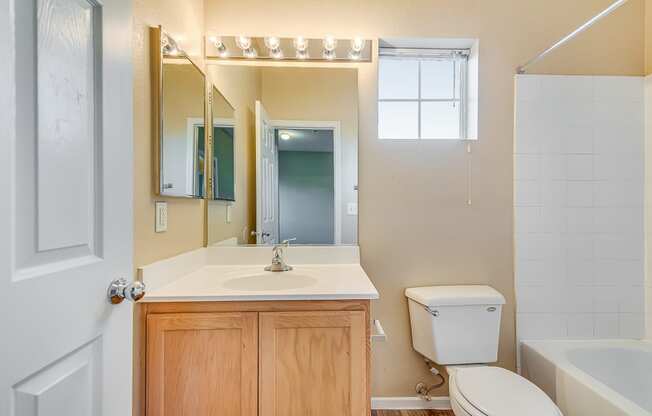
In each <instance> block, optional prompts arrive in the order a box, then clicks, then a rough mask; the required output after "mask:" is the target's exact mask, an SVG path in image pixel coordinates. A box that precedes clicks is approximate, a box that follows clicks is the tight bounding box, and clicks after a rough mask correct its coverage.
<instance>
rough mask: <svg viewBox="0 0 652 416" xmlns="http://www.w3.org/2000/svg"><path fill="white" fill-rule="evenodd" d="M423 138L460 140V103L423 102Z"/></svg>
mask: <svg viewBox="0 0 652 416" xmlns="http://www.w3.org/2000/svg"><path fill="white" fill-rule="evenodd" d="M421 138H423V139H459V138H460V103H455V105H454V106H453V103H452V102H422V103H421Z"/></svg>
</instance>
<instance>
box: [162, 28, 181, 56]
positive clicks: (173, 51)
mask: <svg viewBox="0 0 652 416" xmlns="http://www.w3.org/2000/svg"><path fill="white" fill-rule="evenodd" d="M161 51H162V52H163V54H164V55H170V56H177V55H180V54H181V48H180V47H179V45H178V44H177V42H176V41H175V40H174V39H173V38H172V37H171V36H170V35H168V34H167V33H163V34H162V35H161Z"/></svg>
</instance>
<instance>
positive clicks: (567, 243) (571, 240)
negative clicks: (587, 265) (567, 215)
mask: <svg viewBox="0 0 652 416" xmlns="http://www.w3.org/2000/svg"><path fill="white" fill-rule="evenodd" d="M594 240H595V237H594V236H593V235H591V234H571V233H567V234H564V235H562V237H561V244H562V252H563V255H564V256H565V258H566V259H573V260H593V258H594V244H595V241H594Z"/></svg>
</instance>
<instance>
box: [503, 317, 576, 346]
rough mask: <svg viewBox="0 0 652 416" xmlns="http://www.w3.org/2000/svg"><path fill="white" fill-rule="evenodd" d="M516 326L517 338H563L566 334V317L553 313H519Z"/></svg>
mask: <svg viewBox="0 0 652 416" xmlns="http://www.w3.org/2000/svg"><path fill="white" fill-rule="evenodd" d="M516 321H517V324H516V328H517V331H518V338H519V339H522V340H524V339H555V338H565V337H566V336H567V334H568V330H567V327H566V325H567V324H566V317H565V316H564V315H562V314H554V313H546V314H541V313H519V314H517V320H516Z"/></svg>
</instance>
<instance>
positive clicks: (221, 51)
mask: <svg viewBox="0 0 652 416" xmlns="http://www.w3.org/2000/svg"><path fill="white" fill-rule="evenodd" d="M208 41H209V42H211V43H212V44H213V46H215V49H217V55H218V56H219V57H220V58H226V57H227V56H229V51H228V50H227V49H226V46H224V42H222V38H221V37H219V36H211V37H210V38H208Z"/></svg>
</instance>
